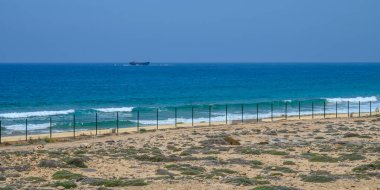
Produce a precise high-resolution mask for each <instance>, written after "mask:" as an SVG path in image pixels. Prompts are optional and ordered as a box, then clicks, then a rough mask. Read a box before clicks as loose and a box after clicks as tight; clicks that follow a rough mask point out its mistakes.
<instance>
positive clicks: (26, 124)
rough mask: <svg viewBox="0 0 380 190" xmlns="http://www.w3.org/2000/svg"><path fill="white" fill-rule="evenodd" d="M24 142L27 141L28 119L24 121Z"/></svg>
mask: <svg viewBox="0 0 380 190" xmlns="http://www.w3.org/2000/svg"><path fill="white" fill-rule="evenodd" d="M25 141H28V119H25Z"/></svg>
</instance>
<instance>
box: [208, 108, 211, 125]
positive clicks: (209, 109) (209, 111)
mask: <svg viewBox="0 0 380 190" xmlns="http://www.w3.org/2000/svg"><path fill="white" fill-rule="evenodd" d="M208 126H211V105H208Z"/></svg>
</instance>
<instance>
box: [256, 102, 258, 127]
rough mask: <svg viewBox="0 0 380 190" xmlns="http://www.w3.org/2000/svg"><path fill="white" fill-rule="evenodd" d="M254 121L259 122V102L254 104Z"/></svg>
mask: <svg viewBox="0 0 380 190" xmlns="http://www.w3.org/2000/svg"><path fill="white" fill-rule="evenodd" d="M256 122H257V123H258V122H259V103H257V104H256Z"/></svg>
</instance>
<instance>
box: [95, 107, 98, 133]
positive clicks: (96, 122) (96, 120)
mask: <svg viewBox="0 0 380 190" xmlns="http://www.w3.org/2000/svg"><path fill="white" fill-rule="evenodd" d="M95 136H98V112H95Z"/></svg>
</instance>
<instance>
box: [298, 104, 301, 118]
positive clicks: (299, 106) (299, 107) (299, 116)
mask: <svg viewBox="0 0 380 190" xmlns="http://www.w3.org/2000/svg"><path fill="white" fill-rule="evenodd" d="M298 119H301V101H298Z"/></svg>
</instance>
